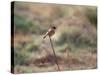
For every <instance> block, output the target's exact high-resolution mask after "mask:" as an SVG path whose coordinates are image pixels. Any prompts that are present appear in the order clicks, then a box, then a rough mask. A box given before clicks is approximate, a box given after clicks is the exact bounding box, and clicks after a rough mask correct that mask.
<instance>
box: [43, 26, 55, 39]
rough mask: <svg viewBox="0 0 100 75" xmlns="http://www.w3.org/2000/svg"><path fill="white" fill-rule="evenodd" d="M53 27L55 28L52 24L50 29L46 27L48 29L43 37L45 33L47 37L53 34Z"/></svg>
mask: <svg viewBox="0 0 100 75" xmlns="http://www.w3.org/2000/svg"><path fill="white" fill-rule="evenodd" d="M55 29H56V27H55V26H52V27H51V28H50V29H48V31H47V32H46V34H45V35H44V37H43V38H46V36H47V35H48V36H49V37H51V36H53V35H54V33H55Z"/></svg>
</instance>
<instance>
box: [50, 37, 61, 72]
mask: <svg viewBox="0 0 100 75" xmlns="http://www.w3.org/2000/svg"><path fill="white" fill-rule="evenodd" d="M49 39H50V43H51V47H52V50H53V53H54V60H55V63H56V65H57V67H58V71H60V68H59V64H58V61H57V57H56V53H55V51H54V47H53V43H52V40H51V37H50V36H49Z"/></svg>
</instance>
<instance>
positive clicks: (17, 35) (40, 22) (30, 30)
mask: <svg viewBox="0 0 100 75" xmlns="http://www.w3.org/2000/svg"><path fill="white" fill-rule="evenodd" d="M51 26H56V27H57V29H56V32H55V34H54V36H52V38H51V39H52V42H53V46H54V50H55V52H56V56H57V61H58V64H59V66H60V70H61V71H68V70H83V69H96V68H97V7H96V6H81V5H80V6H79V5H61V4H44V3H31V2H30V3H28V2H14V29H15V31H14V65H15V66H14V71H15V73H32V72H51V71H57V66H56V64H55V61H54V55H53V52H52V48H51V45H50V41H49V38H48V37H46V38H45V39H43V36H44V34H45V33H46V31H47V30H48V29H49V28H50V27H51Z"/></svg>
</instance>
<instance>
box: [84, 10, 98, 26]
mask: <svg viewBox="0 0 100 75" xmlns="http://www.w3.org/2000/svg"><path fill="white" fill-rule="evenodd" d="M85 14H86V17H87V18H88V19H89V21H90V22H91V23H92V24H93V25H94V26H95V27H97V8H95V9H90V8H87V9H86V13H85Z"/></svg>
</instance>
